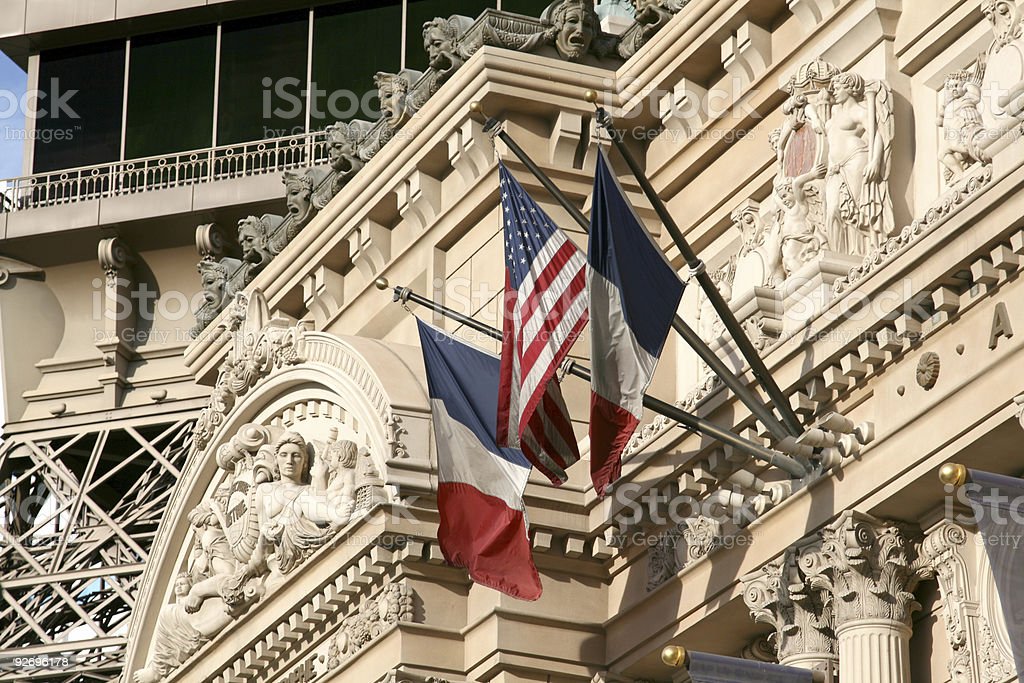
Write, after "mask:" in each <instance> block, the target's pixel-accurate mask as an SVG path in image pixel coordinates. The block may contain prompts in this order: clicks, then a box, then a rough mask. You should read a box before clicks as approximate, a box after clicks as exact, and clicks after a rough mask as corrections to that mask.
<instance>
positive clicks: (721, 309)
mask: <svg viewBox="0 0 1024 683" xmlns="http://www.w3.org/2000/svg"><path fill="white" fill-rule="evenodd" d="M583 98H584V99H585V100H586V101H588V102H591V103H593V105H594V108H595V109H596V110H597V123H598V125H600V126H601V127H602V128H604V129H605V130H606V131H607V132H608V136H609V137H610V138H611V141H612V144H613V145H615V149H617V150H619V154H621V155H622V158H623V159H624V160H625V162H626V165H627V166H629V170H630V171H632V172H633V176H634V177H635V178H636V180H637V182H638V183H639V184H640V188H641V189H642V190H643V192H644V194H645V195H646V196H647V199H648V200H649V201H650V202H651V205H652V206H654V210H655V212H657V214H658V217H659V218H660V219H661V222H662V224H664V226H665V228H666V229H667V230H668V233H669V235H671V236H672V241H673V242H675V244H676V247H677V248H678V249H679V253H681V254H682V255H683V258H684V259H685V260H686V264H687V266H689V268H690V272H691V273H693V275H694V276H695V277H696V278H697V282H699V283H700V286H701V288H702V289H703V290H704V293H705V294H707V296H708V300H709V301H711V305H712V306H714V308H715V311H716V312H717V313H718V317H719V318H721V319H722V322H723V323H725V329H726V330H728V332H729V334H730V336H732V338H733V340H734V341H735V342H736V347H737V348H738V349H739V352H740V353H741V354H742V355H743V357H744V358H745V359H746V361H747V363H749V364H750V369H751V371H752V372H753V373H754V376H755V377H757V379H758V381H760V382H761V386H763V387H764V389H765V391H766V392H768V397H769V398H771V400H772V402H773V403H774V404H775V407H776V408H778V410H779V415H781V416H782V421H783V422H784V423H785V425H786V428H787V429H788V430H789V432H790V434H791V435H792V436H799V435H800V434H801V433H802V432H803V427H802V426H801V425H800V420H799V418H797V416H796V413H795V412H793V409H792V408H791V407H790V405H789V401H788V400H787V399H786V395H785V394H784V393H782V389H781V388H779V385H778V383H777V382H776V381H775V378H774V377H772V374H771V372H769V371H768V367H767V366H766V365H765V364H764V361H763V360H762V359H761V356H760V355H759V354H758V353H757V349H755V348H754V345H753V344H752V343H751V341H750V339H749V338H748V337H747V334H746V332H744V331H743V328H742V327H741V326H740V322H739V320H737V319H736V316H735V315H733V312H732V309H731V308H729V304H728V303H727V302H726V300H725V298H724V297H723V296H722V293H721V292H720V291H718V287H716V286H715V283H714V282H713V281H712V280H711V276H710V275H709V274H708V272H707V268H705V266H704V262H703V261H702V260H701V259H700V257H698V256H697V254H696V252H694V250H693V248H692V247H691V246H690V243H689V242H687V241H686V238H685V237H684V236H683V232H682V230H680V229H679V226H678V225H677V224H676V222H675V219H673V218H672V214H670V213H669V211H668V207H666V206H665V202H663V201H662V199H661V197H659V196H658V193H657V191H655V189H654V186H653V185H651V181H650V180H648V178H647V175H646V174H645V173H644V171H643V169H641V168H640V164H638V163H637V160H636V158H635V157H634V156H633V153H632V152H630V151H629V148H628V147H626V143H625V142H623V140H622V138H621V137H620V136H619V131H618V129H617V128H615V124H614V123H613V122H612V117H611V115H610V114H608V112H607V111H606V110H605V108H604V107H602V106H600V105H599V104H598V103H597V93H596V92H595V91H593V90H588V91H587V92H586V93H584V95H583Z"/></svg>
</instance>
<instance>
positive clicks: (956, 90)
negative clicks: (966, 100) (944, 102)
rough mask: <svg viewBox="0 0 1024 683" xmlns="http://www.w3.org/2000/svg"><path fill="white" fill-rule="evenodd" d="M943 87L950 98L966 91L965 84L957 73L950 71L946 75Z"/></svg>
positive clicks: (958, 96) (962, 94) (953, 98)
mask: <svg viewBox="0 0 1024 683" xmlns="http://www.w3.org/2000/svg"><path fill="white" fill-rule="evenodd" d="M944 87H945V89H946V94H947V95H948V96H949V99H951V100H955V99H959V98H961V97H963V96H964V95H965V94H966V93H967V87H966V84H965V83H964V79H963V77H962V76H961V75H960V74H959V73H952V74H950V75H949V76H947V77H946V82H945V85H944Z"/></svg>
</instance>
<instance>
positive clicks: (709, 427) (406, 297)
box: [374, 277, 808, 477]
mask: <svg viewBox="0 0 1024 683" xmlns="http://www.w3.org/2000/svg"><path fill="white" fill-rule="evenodd" d="M374 285H375V286H376V287H377V289H379V290H381V291H387V290H388V289H389V288H390V289H392V291H393V294H394V299H393V301H394V302H395V303H403V304H404V303H407V302H409V301H412V302H414V303H417V304H419V305H421V306H423V307H424V308H428V309H430V310H432V311H434V312H435V313H440V314H441V315H443V316H445V317H446V318H451V319H452V320H454V321H456V322H458V323H461V324H463V325H465V326H467V327H470V328H472V329H474V330H476V331H477V332H480V333H481V334H485V335H487V336H488V337H491V338H492V339H496V340H498V341H501V340H502V339H503V336H502V333H501V330H499V329H497V328H494V327H491V326H490V325H485V324H484V323H482V322H479V321H478V320H474V319H473V318H471V317H469V316H467V315H463V314H462V313H458V312H457V311H453V310H452V309H450V308H448V307H447V306H444V305H442V304H439V303H437V302H435V301H433V300H432V299H428V298H427V297H425V296H421V295H419V294H417V293H416V292H414V291H413V290H412V289H411V288H409V287H398V286H396V287H393V288H392V287H391V285H390V284H389V283H388V281H387V279H386V278H383V277H380V278H377V280H376V281H375V282H374ZM567 372H568V373H569V374H570V375H574V376H575V377H579V378H580V379H582V380H584V381H587V382H589V381H590V369H589V368H587V367H585V366H583V365H580V364H579V363H577V362H576V361H570V362H569V363H568V365H567ZM644 407H645V408H647V409H649V410H651V411H653V412H655V413H658V414H660V415H664V416H665V417H667V418H669V419H670V420H674V421H676V422H678V423H680V424H682V425H683V426H685V427H687V428H689V429H690V430H692V431H695V432H699V433H701V434H704V435H705V436H708V437H711V438H713V439H716V440H718V441H721V442H722V443H724V444H728V445H730V446H732V447H733V448H736V449H738V450H740V451H743V452H744V453H746V454H747V455H749V456H751V457H753V458H756V459H757V460H760V461H762V462H765V463H767V464H769V465H772V466H774V467H778V468H779V469H780V470H783V471H784V472H787V473H788V474H790V475H792V476H794V477H805V476H807V474H808V471H807V468H806V467H804V466H803V465H802V464H801V463H800V462H799V461H798V460H796V459H795V458H792V457H790V456H788V455H784V454H782V453H779V452H778V451H774V450H771V449H770V448H765V447H764V446H762V445H761V444H758V443H754V442H753V441H749V440H748V439H744V438H743V437H741V436H737V435H736V434H733V433H732V432H730V431H729V430H727V429H723V428H722V427H720V426H719V425H716V424H715V423H713V422H710V421H708V420H705V419H704V418H702V417H698V416H696V415H694V414H692V413H688V412H686V411H685V410H683V409H681V408H677V407H676V406H674V405H671V404H669V403H666V402H665V401H662V400H661V399H657V398H654V397H653V396H649V395H647V394H644Z"/></svg>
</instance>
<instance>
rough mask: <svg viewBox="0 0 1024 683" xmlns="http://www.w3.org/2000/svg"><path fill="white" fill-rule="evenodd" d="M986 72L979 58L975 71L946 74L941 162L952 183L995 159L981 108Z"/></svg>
mask: <svg viewBox="0 0 1024 683" xmlns="http://www.w3.org/2000/svg"><path fill="white" fill-rule="evenodd" d="M983 74H984V64H983V63H982V62H980V61H979V62H978V64H977V65H976V67H975V69H974V73H973V74H970V73H968V72H966V71H962V70H961V71H954V72H953V73H951V74H949V75H948V76H946V81H945V84H944V85H943V98H944V101H943V107H942V116H941V117H940V118H939V121H938V125H939V126H940V127H941V128H942V139H941V140H940V142H939V161H940V162H941V163H942V165H943V167H944V176H945V180H946V182H947V183H948V184H952V183H954V182H955V181H957V180H959V179H960V178H961V177H962V176H963V174H964V172H965V171H966V170H967V168H968V167H969V166H971V165H973V164H975V163H981V164H988V163H991V161H992V157H991V156H989V154H988V153H987V152H986V151H985V150H984V148H983V147H982V144H983V142H984V137H985V125H984V123H983V122H982V119H981V109H980V104H981V79H982V76H983Z"/></svg>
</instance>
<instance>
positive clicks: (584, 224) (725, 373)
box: [478, 109, 802, 441]
mask: <svg viewBox="0 0 1024 683" xmlns="http://www.w3.org/2000/svg"><path fill="white" fill-rule="evenodd" d="M478 111H479V109H478ZM484 131H485V132H487V133H488V134H490V135H494V136H496V137H497V138H499V139H500V140H501V141H502V142H504V143H505V145H506V146H507V147H508V148H509V151H511V152H512V153H513V154H515V155H516V157H518V158H519V160H520V161H521V162H523V165H524V166H526V168H527V170H529V171H530V173H532V174H533V175H534V177H536V178H537V180H538V181H540V184H541V185H543V186H544V189H546V190H547V191H548V193H550V194H551V196H552V197H554V198H555V200H557V201H558V203H559V204H561V206H562V208H564V209H565V210H566V211H568V212H569V215H570V216H572V219H573V220H574V221H576V223H577V224H578V225H579V226H580V227H581V228H583V231H584V232H588V233H589V232H590V221H589V220H588V219H587V217H586V216H585V215H583V212H582V211H580V210H579V208H577V206H576V205H575V204H573V203H572V202H571V201H569V198H568V197H566V196H565V195H564V194H563V193H562V191H561V190H559V189H558V188H557V187H556V186H555V184H554V182H552V181H551V178H549V177H548V175H547V174H546V173H545V172H544V171H543V170H541V168H540V167H539V166H537V164H535V163H534V161H533V159H531V158H530V156H529V155H528V154H527V153H526V152H525V151H523V148H522V147H520V146H519V145H518V144H517V143H516V141H515V140H513V139H512V136H511V135H509V134H508V133H507V132H505V131H504V130H502V128H501V122H500V121H498V120H497V119H493V118H488V119H487V122H486V123H485V124H484ZM709 281H710V280H709ZM712 287H714V284H712ZM715 291H716V292H717V291H718V290H717V289H715ZM672 329H674V330H675V331H676V333H678V334H679V336H680V337H682V338H683V340H684V341H685V342H686V343H687V344H688V345H689V346H690V348H692V349H693V350H694V351H695V352H696V353H697V355H698V356H699V357H700V359H701V360H702V361H704V362H705V363H707V364H708V367H710V368H711V371H712V372H714V373H715V374H716V375H718V376H719V377H720V378H721V380H722V383H723V384H725V386H727V387H729V389H730V390H731V391H732V393H733V394H735V395H736V397H737V398H738V399H739V400H740V401H742V402H743V404H744V405H745V406H747V408H748V409H749V410H750V412H751V413H753V414H754V416H755V417H757V418H758V419H759V420H761V423H762V424H764V426H765V427H766V428H767V429H768V431H769V432H771V434H772V436H774V437H775V438H776V439H778V440H780V441H781V440H783V439H786V438H787V437H790V436H799V435H800V434H801V433H802V430H800V429H799V423H798V429H797V431H796V432H795V433H793V434H792V435H791V434H790V431H791V430H790V428H789V427H788V426H787V425H783V424H782V423H781V422H779V420H778V418H776V417H775V415H774V414H773V413H772V411H771V410H770V409H769V408H768V407H766V406H765V404H764V402H763V401H762V400H761V397H760V396H758V395H757V393H756V392H754V391H752V390H751V389H750V388H748V387H747V386H746V385H744V384H743V382H742V381H741V380H740V378H739V377H737V376H736V375H735V374H733V371H732V369H731V368H729V367H728V366H727V365H726V364H725V363H724V362H723V361H722V359H721V358H719V357H718V355H717V354H716V353H715V352H714V351H712V350H711V347H710V346H708V345H707V342H705V341H704V340H703V339H701V338H700V335H699V334H697V332H696V331H695V330H694V329H693V328H692V327H690V326H689V325H687V324H686V322H685V321H684V320H683V319H682V318H680V317H679V316H678V315H676V316H675V317H674V318H673V320H672ZM743 338H744V339H746V336H744V337H743ZM755 374H756V373H755ZM786 407H787V408H788V407H789V404H788V403H787V404H786ZM794 419H795V416H794Z"/></svg>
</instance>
